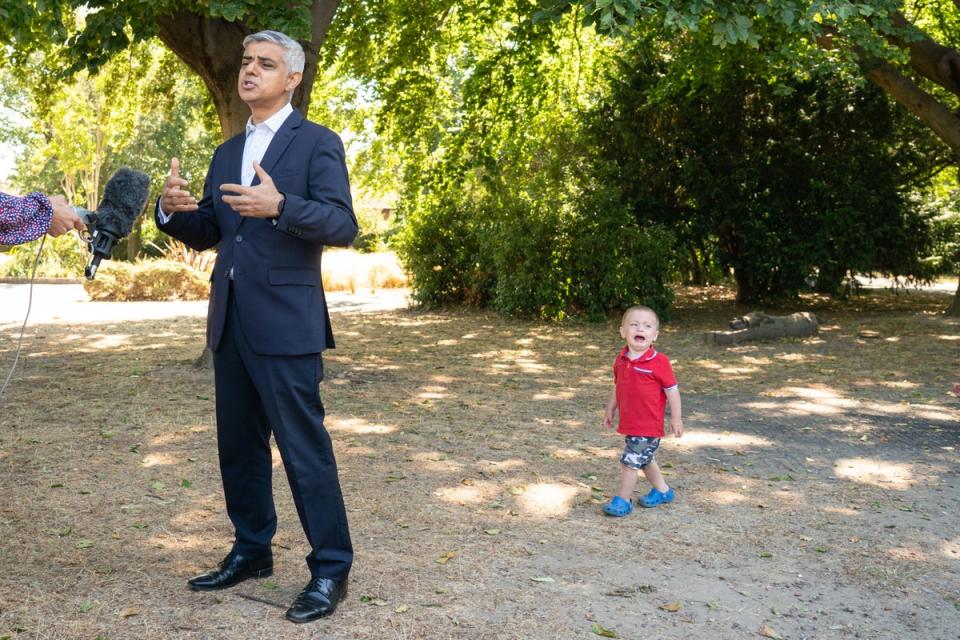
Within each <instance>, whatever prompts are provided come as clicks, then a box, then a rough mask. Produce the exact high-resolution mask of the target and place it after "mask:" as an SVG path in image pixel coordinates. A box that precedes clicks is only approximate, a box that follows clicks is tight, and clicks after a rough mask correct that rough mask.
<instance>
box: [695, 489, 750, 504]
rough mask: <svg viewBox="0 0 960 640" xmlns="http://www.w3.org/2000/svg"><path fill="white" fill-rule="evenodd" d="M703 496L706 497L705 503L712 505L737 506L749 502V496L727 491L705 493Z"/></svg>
mask: <svg viewBox="0 0 960 640" xmlns="http://www.w3.org/2000/svg"><path fill="white" fill-rule="evenodd" d="M704 496H705V497H706V499H707V502H710V503H713V504H739V503H741V502H747V501H748V500H750V496H747V495H744V494H742V493H739V492H737V491H730V490H727V489H720V490H717V491H707V492H705V494H704Z"/></svg>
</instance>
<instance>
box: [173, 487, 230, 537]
mask: <svg viewBox="0 0 960 640" xmlns="http://www.w3.org/2000/svg"><path fill="white" fill-rule="evenodd" d="M207 502H208V503H209V504H208V505H207V506H205V507H201V508H198V509H189V510H185V511H180V512H178V513H176V514H174V515H173V516H172V517H171V518H170V524H171V525H173V526H174V527H176V528H178V529H184V530H190V529H194V528H196V527H197V524H199V523H201V522H203V521H204V520H208V519H210V518H216V519H217V521H219V520H220V518H222V517H223V514H222V513H221V509H222V508H223V507H222V502H223V501H222V499H220V497H219V495H218V496H217V500H208V501H207Z"/></svg>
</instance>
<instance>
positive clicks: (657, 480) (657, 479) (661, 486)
mask: <svg viewBox="0 0 960 640" xmlns="http://www.w3.org/2000/svg"><path fill="white" fill-rule="evenodd" d="M643 475H645V476H646V477H647V482H649V483H650V484H651V485H652V486H653V488H654V489H656V490H657V491H659V492H661V493H666V492H667V491H668V490H669V489H670V487H668V486H667V483H666V482H664V480H663V474H662V473H660V465H658V464H657V461H656V460H651V461H650V464H648V465H647V466H645V467H644V468H643ZM621 495H623V494H621Z"/></svg>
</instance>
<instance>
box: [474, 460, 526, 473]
mask: <svg viewBox="0 0 960 640" xmlns="http://www.w3.org/2000/svg"><path fill="white" fill-rule="evenodd" d="M528 465H529V462H528V461H526V460H520V459H519V458H510V459H509V460H477V462H476V464H475V465H474V466H475V467H476V468H477V469H478V470H480V471H481V472H483V473H502V472H504V471H512V470H515V469H524V468H526V467H527V466H528Z"/></svg>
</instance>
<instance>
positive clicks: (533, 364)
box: [516, 358, 550, 373]
mask: <svg viewBox="0 0 960 640" xmlns="http://www.w3.org/2000/svg"><path fill="white" fill-rule="evenodd" d="M516 364H517V367H518V368H519V369H520V370H521V371H523V372H524V373H543V372H545V371H549V370H550V367H548V366H547V365H545V364H541V363H539V362H537V361H535V360H531V359H529V358H524V359H522V360H521V359H519V358H518V359H517V361H516Z"/></svg>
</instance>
